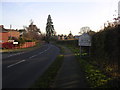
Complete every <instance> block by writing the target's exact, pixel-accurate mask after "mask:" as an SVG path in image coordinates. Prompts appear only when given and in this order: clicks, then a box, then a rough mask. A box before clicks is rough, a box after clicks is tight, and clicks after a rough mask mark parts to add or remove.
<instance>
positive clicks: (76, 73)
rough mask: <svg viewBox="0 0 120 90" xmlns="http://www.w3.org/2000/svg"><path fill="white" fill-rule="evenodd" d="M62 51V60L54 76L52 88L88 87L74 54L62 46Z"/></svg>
mask: <svg viewBox="0 0 120 90" xmlns="http://www.w3.org/2000/svg"><path fill="white" fill-rule="evenodd" d="M64 51H65V52H64V61H63V64H62V66H61V68H60V70H59V72H58V74H57V76H56V80H55V85H54V88H88V86H87V83H86V80H85V76H84V74H83V72H82V70H81V68H80V64H79V62H78V61H77V60H76V58H75V56H74V54H73V53H72V52H71V51H70V50H69V49H68V48H67V47H64Z"/></svg>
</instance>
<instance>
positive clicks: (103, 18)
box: [0, 0, 119, 35]
mask: <svg viewBox="0 0 120 90" xmlns="http://www.w3.org/2000/svg"><path fill="white" fill-rule="evenodd" d="M118 1H119V0H49V2H48V0H2V3H1V4H0V9H1V11H2V12H1V13H2V15H0V17H2V18H1V19H2V20H1V19H0V24H3V25H4V26H5V28H10V24H11V25H12V28H13V29H22V28H23V26H28V25H29V24H30V19H32V20H33V21H34V24H36V25H37V27H38V28H40V30H41V31H42V32H45V27H46V22H47V17H48V15H49V14H50V15H51V18H52V21H53V24H54V28H55V30H56V32H57V34H69V32H70V31H71V32H72V33H73V34H74V35H78V32H79V31H80V28H81V27H84V26H89V27H90V28H91V29H92V30H94V31H98V30H100V29H101V28H102V27H103V25H104V23H105V22H107V20H112V19H113V17H114V16H113V15H114V14H117V13H115V10H118ZM1 6H2V7H1Z"/></svg>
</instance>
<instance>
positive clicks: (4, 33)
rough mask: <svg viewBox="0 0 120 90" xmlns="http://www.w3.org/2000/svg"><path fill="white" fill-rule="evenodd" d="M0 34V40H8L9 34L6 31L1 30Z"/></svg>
mask: <svg viewBox="0 0 120 90" xmlns="http://www.w3.org/2000/svg"><path fill="white" fill-rule="evenodd" d="M0 36H2V37H1V38H0V41H2V42H7V41H8V36H9V34H8V32H2V33H0Z"/></svg>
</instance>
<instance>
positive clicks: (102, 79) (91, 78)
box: [67, 45, 112, 88]
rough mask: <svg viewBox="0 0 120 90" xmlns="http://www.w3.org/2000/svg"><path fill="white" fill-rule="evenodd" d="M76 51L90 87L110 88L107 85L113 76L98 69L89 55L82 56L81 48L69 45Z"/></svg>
mask: <svg viewBox="0 0 120 90" xmlns="http://www.w3.org/2000/svg"><path fill="white" fill-rule="evenodd" d="M67 47H69V48H70V49H71V51H72V52H74V54H75V56H76V59H77V60H78V62H79V63H80V66H81V68H82V70H83V72H84V74H85V77H86V80H87V82H88V85H89V86H90V88H98V87H99V88H109V87H110V86H109V85H107V83H108V82H110V81H111V80H112V78H110V77H108V76H106V75H105V74H103V72H102V71H101V70H100V69H98V67H96V66H94V65H92V64H91V63H89V62H90V59H89V57H86V58H80V53H79V52H80V50H79V48H75V47H73V46H70V45H69V46H67Z"/></svg>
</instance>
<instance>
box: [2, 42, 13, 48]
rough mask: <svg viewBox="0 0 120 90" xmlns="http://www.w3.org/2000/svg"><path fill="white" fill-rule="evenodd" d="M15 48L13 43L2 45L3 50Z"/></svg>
mask: <svg viewBox="0 0 120 90" xmlns="http://www.w3.org/2000/svg"><path fill="white" fill-rule="evenodd" d="M13 47H14V45H13V43H12V42H5V43H2V48H3V49H12V48H13Z"/></svg>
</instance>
